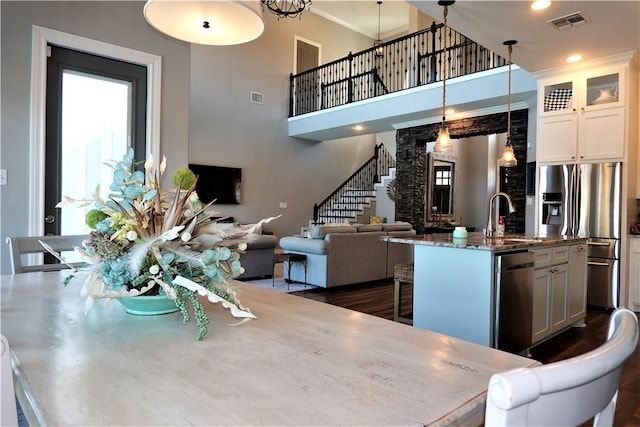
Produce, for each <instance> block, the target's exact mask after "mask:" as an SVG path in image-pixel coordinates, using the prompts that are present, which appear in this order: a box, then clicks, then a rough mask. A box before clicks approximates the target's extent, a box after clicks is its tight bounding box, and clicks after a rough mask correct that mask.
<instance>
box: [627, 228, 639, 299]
mask: <svg viewBox="0 0 640 427" xmlns="http://www.w3.org/2000/svg"><path fill="white" fill-rule="evenodd" d="M629 247H630V248H629V249H630V251H629V305H628V308H629V309H631V310H633V311H640V236H632V237H631V238H629Z"/></svg>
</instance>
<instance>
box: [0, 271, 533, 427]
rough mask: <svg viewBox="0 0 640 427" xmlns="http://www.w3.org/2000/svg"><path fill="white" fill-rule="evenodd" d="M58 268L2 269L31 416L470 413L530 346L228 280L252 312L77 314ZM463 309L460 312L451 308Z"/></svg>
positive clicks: (343, 418) (245, 418)
mask: <svg viewBox="0 0 640 427" xmlns="http://www.w3.org/2000/svg"><path fill="white" fill-rule="evenodd" d="M66 275H68V272H48V273H27V274H18V275H6V276H1V286H0V287H1V290H2V295H1V298H2V299H1V319H0V325H1V329H2V333H3V334H4V335H5V336H6V337H7V338H8V340H9V344H10V346H11V350H12V365H13V366H12V367H13V371H14V378H15V389H16V396H17V397H18V400H19V402H20V404H21V406H22V408H23V410H24V412H25V415H26V417H27V421H28V422H29V424H30V425H31V426H35V425H60V426H62V425H76V426H80V425H82V426H89V425H91V426H97V425H118V426H134V425H135V426H142V425H153V426H161V425H173V426H178V425H254V426H264V425H279V426H293V425H296V426H303V425H314V426H318V425H323V426H329V425H331V426H338V425H350V426H355V425H367V426H382V425H384V426H390V425H404V426H410V425H416V426H423V425H478V424H481V423H482V422H483V418H484V407H485V401H486V389H487V384H488V382H489V378H490V377H491V375H492V374H494V373H496V372H499V371H503V370H507V369H511V368H516V367H525V366H531V365H533V364H536V362H535V361H534V360H531V359H527V358H524V357H520V356H517V355H514V354H509V353H505V352H502V351H499V350H495V349H492V348H489V347H484V346H481V345H478V344H473V343H470V342H466V341H463V340H460V339H456V338H452V337H449V336H446V335H441V334H438V333H434V332H430V331H427V330H423V329H418V328H413V327H411V326H409V325H406V324H401V323H396V322H393V321H390V320H386V319H383V318H379V317H375V316H371V315H367V314H363V313H360V312H357V311H352V310H348V309H344V308H341V307H336V306H333V305H330V304H327V303H322V302H317V301H312V300H309V299H305V298H301V297H298V296H294V295H289V294H286V293H282V292H278V291H274V290H270V289H263V288H260V287H257V286H252V285H250V284H248V283H242V282H238V281H234V282H233V285H235V286H237V291H238V294H239V298H240V300H241V301H242V303H243V304H244V305H245V306H247V307H249V308H250V309H251V310H252V312H253V313H254V314H255V315H256V316H257V319H255V320H252V321H250V322H247V323H244V324H242V325H238V326H231V324H233V323H235V321H236V319H235V318H233V317H231V316H230V314H229V312H228V311H227V310H225V309H224V308H223V307H222V306H221V305H220V304H209V303H205V307H206V310H207V313H208V314H209V317H210V319H211V322H210V325H209V332H208V334H207V335H206V337H205V338H204V340H202V341H196V334H197V328H196V326H195V325H194V324H193V323H189V324H186V325H185V324H183V319H182V315H181V314H180V313H173V314H165V315H157V316H137V315H131V314H127V313H126V312H125V310H124V307H122V306H121V305H120V304H119V303H117V302H116V303H114V304H113V305H111V306H109V307H107V306H105V302H104V301H98V302H97V303H96V305H95V307H94V308H93V309H91V310H90V311H89V312H88V313H87V314H85V298H84V297H83V296H81V295H80V287H81V283H78V282H74V281H72V282H71V283H70V284H69V285H68V286H64V285H63V284H62V282H63V280H64V277H65V276H66ZM460 316H464V313H460Z"/></svg>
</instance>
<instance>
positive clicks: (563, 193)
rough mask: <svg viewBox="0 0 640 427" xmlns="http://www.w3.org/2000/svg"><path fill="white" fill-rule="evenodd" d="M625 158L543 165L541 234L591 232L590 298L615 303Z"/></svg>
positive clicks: (612, 305)
mask: <svg viewBox="0 0 640 427" xmlns="http://www.w3.org/2000/svg"><path fill="white" fill-rule="evenodd" d="M621 168H622V165H621V163H619V162H617V163H613V162H612V163H594V164H577V165H576V164H567V165H557V166H541V167H540V171H539V174H540V178H539V179H540V181H539V182H540V186H539V189H540V197H539V198H538V200H539V202H538V215H539V224H538V230H539V233H540V234H562V235H567V236H579V237H587V238H588V241H587V246H588V248H589V250H588V262H587V270H588V274H587V304H589V305H596V306H600V307H609V308H615V307H618V304H619V292H620V221H621V218H622V212H621V203H622V194H621V188H620V185H621Z"/></svg>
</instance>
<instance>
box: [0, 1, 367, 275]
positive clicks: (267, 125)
mask: <svg viewBox="0 0 640 427" xmlns="http://www.w3.org/2000/svg"><path fill="white" fill-rule="evenodd" d="M144 3H145V2H144V1H131V2H126V1H108V2H97V1H87V2H82V1H69V2H56V1H45V2H32V1H26V2H23V1H15V2H14V1H4V0H3V1H2V2H0V15H1V39H2V40H1V93H2V99H1V112H2V115H1V123H0V124H1V133H0V137H1V146H0V168H2V169H6V170H7V172H8V185H6V186H2V187H0V235H1V238H2V243H1V245H0V248H1V249H0V254H1V260H2V263H1V268H0V272H1V273H2V274H6V273H8V272H9V271H10V267H9V258H8V255H6V254H5V253H6V252H7V246H6V245H5V243H4V240H5V238H6V237H7V236H19V235H27V234H28V231H29V230H28V215H29V206H28V194H29V191H30V189H29V188H28V187H29V174H30V170H29V167H30V164H31V163H30V153H29V144H30V142H29V141H30V102H31V101H30V92H31V80H30V73H31V31H32V26H33V25H38V26H42V27H46V28H50V29H54V30H58V31H63V32H66V33H70V34H74V35H78V36H82V37H87V38H91V39H95V40H100V41H104V42H107V43H111V44H114V45H119V46H124V47H128V48H131V49H135V50H139V51H143V52H147V53H151V54H155V55H159V56H161V57H162V98H161V99H162V101H161V112H162V115H161V135H160V138H161V141H160V147H161V151H162V154H164V155H165V156H166V157H167V160H168V162H167V171H168V173H167V175H168V176H170V171H172V170H173V169H175V168H177V167H180V166H186V165H187V163H188V162H193V163H204V164H213V165H220V166H234V167H241V168H242V169H243V184H242V185H243V202H242V204H241V205H236V206H231V205H221V206H217V207H216V209H217V210H218V211H220V212H221V213H223V214H226V215H231V216H233V217H235V219H236V220H237V221H239V222H243V223H251V222H255V221H257V220H258V219H261V218H264V217H268V216H274V215H278V214H282V215H283V217H282V218H280V219H279V220H277V221H276V222H273V223H272V224H270V225H269V226H267V227H265V228H268V229H269V230H270V231H272V232H274V233H275V234H276V235H279V236H284V235H288V234H295V233H299V232H300V228H301V227H303V226H306V225H308V221H309V220H310V219H311V218H312V213H313V204H314V203H316V202H320V201H322V199H324V197H326V196H327V195H328V194H329V193H330V192H331V191H333V190H334V189H335V188H336V187H337V186H338V185H339V184H340V183H342V182H343V181H344V180H345V179H346V178H347V177H348V176H349V175H350V174H351V173H352V172H354V171H355V170H357V169H358V168H359V167H360V166H361V165H362V164H363V163H364V162H365V161H366V160H367V159H368V158H369V157H371V156H372V155H373V149H374V146H375V135H366V136H361V137H353V138H345V139H340V140H333V141H325V142H311V141H307V140H301V139H296V138H291V137H289V136H288V126H287V116H288V99H289V89H288V85H289V74H290V73H291V72H292V71H293V46H294V36H295V35H298V36H300V37H303V38H305V39H308V40H311V41H313V42H316V43H320V44H321V45H322V58H321V61H322V63H326V62H329V61H331V60H333V59H337V58H339V57H342V56H345V55H346V54H347V53H348V52H349V50H352V51H354V52H356V51H359V50H362V49H365V48H368V47H369V46H370V45H371V43H372V40H371V39H369V38H367V37H365V36H362V35H360V34H358V33H355V32H353V31H351V30H348V29H346V28H344V27H341V26H339V25H337V24H335V23H332V22H330V21H328V20H326V19H324V18H322V17H320V16H317V15H315V14H312V13H307V12H305V14H303V17H302V19H286V20H283V19H281V20H277V18H276V17H275V15H272V14H269V13H265V27H266V28H265V32H264V34H263V35H262V36H261V37H260V38H258V39H257V40H255V41H253V42H251V43H248V44H245V45H239V46H232V47H210V46H200V45H190V44H189V43H185V42H182V41H179V40H175V39H173V38H170V37H168V36H166V35H164V34H162V33H159V32H158V31H156V30H154V29H153V28H151V27H150V26H149V25H148V24H147V23H146V21H145V20H144V17H143V14H142V9H143V6H144ZM251 91H255V92H260V93H263V94H264V95H265V97H264V104H262V105H258V104H252V103H250V102H249V99H250V92H251ZM164 181H165V182H166V181H167V176H165V180H164ZM280 202H284V203H286V204H287V208H286V209H282V208H280V207H279V206H280Z"/></svg>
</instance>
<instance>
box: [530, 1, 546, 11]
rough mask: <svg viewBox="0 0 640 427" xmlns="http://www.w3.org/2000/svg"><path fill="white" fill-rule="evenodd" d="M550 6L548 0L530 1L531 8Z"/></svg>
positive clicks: (537, 8) (538, 8)
mask: <svg viewBox="0 0 640 427" xmlns="http://www.w3.org/2000/svg"><path fill="white" fill-rule="evenodd" d="M549 6H551V2H550V1H549V0H537V1H534V2H533V3H531V9H533V10H542V9H546V8H548V7H549Z"/></svg>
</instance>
